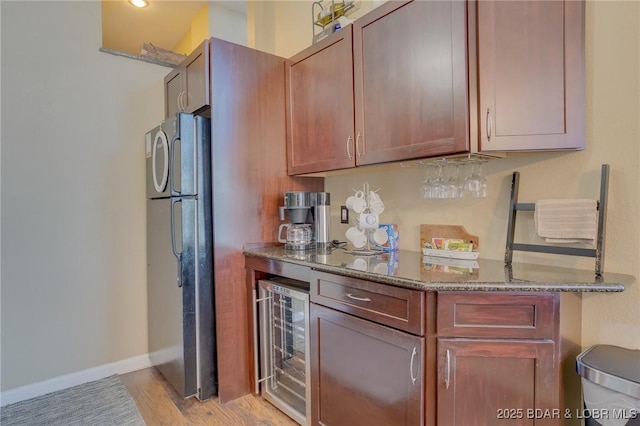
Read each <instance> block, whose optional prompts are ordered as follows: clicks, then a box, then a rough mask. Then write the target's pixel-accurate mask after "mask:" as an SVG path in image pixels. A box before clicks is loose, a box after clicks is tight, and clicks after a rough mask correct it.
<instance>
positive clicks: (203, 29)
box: [171, 3, 209, 55]
mask: <svg viewBox="0 0 640 426" xmlns="http://www.w3.org/2000/svg"><path fill="white" fill-rule="evenodd" d="M207 38H209V4H208V3H205V4H204V6H202V9H200V11H199V12H198V13H197V14H196V16H195V17H194V18H193V21H191V26H190V27H189V31H187V33H186V34H185V35H184V37H183V38H182V40H180V41H179V42H178V44H177V45H176V46H174V47H173V48H172V49H171V50H173V51H174V52H176V53H182V54H184V55H188V54H190V53H191V52H193V51H194V50H195V49H196V47H198V46H199V45H200V43H202V41H203V40H205V39H207Z"/></svg>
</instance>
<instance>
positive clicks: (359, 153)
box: [356, 132, 364, 157]
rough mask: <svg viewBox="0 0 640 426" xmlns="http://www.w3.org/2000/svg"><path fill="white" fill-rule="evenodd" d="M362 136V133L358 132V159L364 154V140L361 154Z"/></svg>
mask: <svg viewBox="0 0 640 426" xmlns="http://www.w3.org/2000/svg"><path fill="white" fill-rule="evenodd" d="M360 136H361V135H360V132H358V136H356V154H358V157H360V156H362V154H364V140H363V142H362V152H360Z"/></svg>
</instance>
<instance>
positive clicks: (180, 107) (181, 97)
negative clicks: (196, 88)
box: [178, 90, 187, 112]
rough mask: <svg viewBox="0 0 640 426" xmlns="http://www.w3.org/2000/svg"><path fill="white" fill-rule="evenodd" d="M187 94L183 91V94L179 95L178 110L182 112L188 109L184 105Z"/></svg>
mask: <svg viewBox="0 0 640 426" xmlns="http://www.w3.org/2000/svg"><path fill="white" fill-rule="evenodd" d="M186 94H187V93H186V92H185V91H184V90H183V91H182V92H180V94H179V95H178V110H179V111H180V112H184V111H185V110H186V109H187V108H186V105H185V103H184V95H186Z"/></svg>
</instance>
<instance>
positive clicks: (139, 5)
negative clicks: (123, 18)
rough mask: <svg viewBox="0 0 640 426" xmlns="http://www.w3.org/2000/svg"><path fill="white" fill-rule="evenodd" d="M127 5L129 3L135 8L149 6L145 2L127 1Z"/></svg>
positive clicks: (141, 0)
mask: <svg viewBox="0 0 640 426" xmlns="http://www.w3.org/2000/svg"><path fill="white" fill-rule="evenodd" d="M129 3H131V4H132V5H134V6H135V7H147V6H149V2H148V1H147V0H129Z"/></svg>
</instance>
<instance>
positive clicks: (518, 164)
mask: <svg viewBox="0 0 640 426" xmlns="http://www.w3.org/2000/svg"><path fill="white" fill-rule="evenodd" d="M288 3H289V2H274V4H273V5H272V6H273V7H274V8H275V10H276V25H275V27H274V28H271V30H272V31H275V33H276V35H275V36H274V35H272V34H269V35H268V37H266V38H265V39H269V40H273V42H272V45H270V46H268V47H269V48H272V49H274V50H273V52H275V53H276V54H279V55H281V56H285V57H289V56H291V55H293V54H295V53H296V52H297V51H299V50H301V49H303V48H304V47H306V46H308V45H310V44H311V29H310V28H311V23H310V20H311V18H310V6H309V4H310V3H308V4H305V2H294V3H295V5H294V6H290V7H288V6H287V5H288ZM376 4H377V3H376ZM365 9H366V8H365ZM282 21H290V22H293V23H294V24H293V25H292V26H290V27H286V26H284V25H281V24H279V23H280V22H282ZM638 28H640V3H638V2H625V1H620V2H618V1H589V2H587V10H586V76H587V84H586V99H587V108H586V110H587V141H586V145H587V148H586V149H585V150H584V151H581V152H571V153H537V154H526V155H512V156H509V157H508V158H505V159H498V160H492V161H490V162H489V163H487V164H486V165H485V173H486V176H487V179H488V181H489V190H490V195H489V197H488V198H487V199H484V200H423V199H420V198H419V196H418V193H419V192H418V190H419V187H420V182H421V181H422V179H423V178H424V176H423V174H424V170H423V169H422V168H420V167H414V168H401V167H400V166H396V167H392V168H391V170H390V171H385V172H369V171H367V170H363V171H361V172H360V173H359V174H350V175H346V176H337V177H329V178H327V179H326V184H325V188H326V190H327V191H329V192H330V193H331V198H332V234H333V235H332V237H333V238H336V239H340V240H341V241H344V231H345V230H346V228H347V225H341V224H340V223H339V210H338V209H339V206H340V204H344V200H345V199H346V197H347V196H348V195H350V194H351V193H352V189H353V188H362V186H363V184H364V182H369V184H370V185H371V187H372V188H374V189H378V188H379V189H380V194H381V196H382V198H383V200H384V201H385V203H386V205H387V210H386V211H385V212H384V214H383V215H382V217H381V221H382V222H384V223H397V224H399V227H400V235H401V243H400V245H401V248H402V249H403V250H414V251H417V250H419V225H420V224H421V223H442V224H460V225H464V226H465V227H466V228H467V229H468V230H469V231H470V232H472V233H476V234H478V235H479V236H480V241H481V245H482V256H483V257H487V258H492V259H502V258H503V255H504V245H505V238H506V224H507V210H508V197H509V188H510V182H511V174H512V173H513V171H515V170H518V171H519V172H520V173H521V184H520V194H521V196H520V198H521V200H522V201H526V200H529V201H531V202H533V201H535V200H537V199H541V198H582V197H589V198H597V196H598V189H599V185H600V166H601V164H602V163H608V164H610V165H611V188H610V199H609V218H608V222H607V227H608V228H607V238H606V257H605V271H611V272H614V271H615V272H619V273H626V274H630V275H633V276H635V277H640V265H639V262H638V259H639V258H640V201H639V195H640V174H639V172H638V170H639V168H640V149H639V147H640V127H639V126H640V124H639V123H640V69H639V64H640V34H639V30H638ZM257 34H258V32H257ZM256 39H259V36H258V35H256ZM521 218H522V216H519V222H518V223H519V226H518V229H517V232H518V234H517V238H519V239H521V240H522V241H535V236H534V231H533V226H532V223H531V221H530V220H528V221H527V220H522V219H521ZM525 218H526V216H525ZM514 259H515V260H516V261H518V260H520V261H523V260H526V261H528V262H536V263H552V264H559V265H564V266H569V267H577V268H585V269H591V268H593V260H592V259H582V258H574V257H566V256H555V257H550V256H549V255H536V254H532V253H529V254H521V253H516V255H515V256H514ZM583 300H584V303H583V342H582V343H583V345H584V346H590V345H592V344H596V343H611V344H618V345H621V346H626V347H634V348H640V314H639V312H640V287H639V285H638V284H637V283H634V284H633V285H631V286H630V287H629V288H628V289H627V290H626V291H625V292H624V293H621V294H587V295H585V296H584V299H583Z"/></svg>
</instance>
